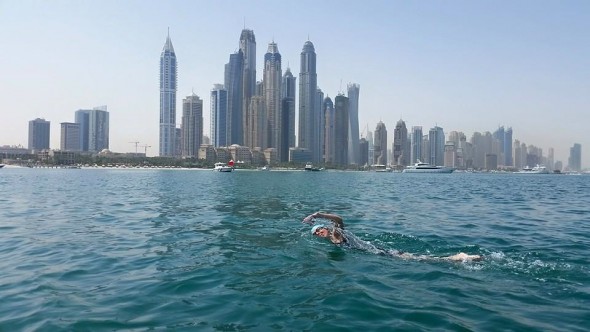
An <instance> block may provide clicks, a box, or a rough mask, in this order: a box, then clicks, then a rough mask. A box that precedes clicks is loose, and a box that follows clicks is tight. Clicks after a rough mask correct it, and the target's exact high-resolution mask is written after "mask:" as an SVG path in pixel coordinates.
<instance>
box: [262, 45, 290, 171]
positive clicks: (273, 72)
mask: <svg viewBox="0 0 590 332" xmlns="http://www.w3.org/2000/svg"><path fill="white" fill-rule="evenodd" d="M282 74H283V73H282V69H281V54H280V53H279V48H278V46H277V44H276V43H275V42H271V43H269V44H268V51H266V54H265V55H264V74H263V75H264V102H265V106H266V115H267V117H268V145H269V147H271V148H275V149H277V154H276V156H277V160H278V161H283V156H284V155H285V154H288V153H289V151H288V150H287V151H283V149H282V148H281V147H282V145H281V138H282V137H281V127H282V123H283V119H282V116H281V81H282Z"/></svg>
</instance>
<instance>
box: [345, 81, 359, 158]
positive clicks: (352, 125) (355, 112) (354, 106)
mask: <svg viewBox="0 0 590 332" xmlns="http://www.w3.org/2000/svg"><path fill="white" fill-rule="evenodd" d="M347 88H348V116H349V118H350V119H349V121H348V163H349V164H354V165H360V150H359V92H360V89H361V86H360V85H359V84H356V83H350V84H348V87H347Z"/></svg>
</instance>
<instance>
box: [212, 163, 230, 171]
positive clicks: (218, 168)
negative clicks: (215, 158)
mask: <svg viewBox="0 0 590 332" xmlns="http://www.w3.org/2000/svg"><path fill="white" fill-rule="evenodd" d="M213 170H214V171H217V172H231V171H233V170H234V168H233V167H231V166H228V165H226V163H215V168H213Z"/></svg>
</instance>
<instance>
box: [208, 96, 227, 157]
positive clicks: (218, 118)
mask: <svg viewBox="0 0 590 332" xmlns="http://www.w3.org/2000/svg"><path fill="white" fill-rule="evenodd" d="M209 130H210V133H211V142H212V143H211V144H212V145H213V146H215V147H216V148H218V147H221V146H228V145H229V144H227V90H226V89H225V88H224V87H223V85H222V84H215V85H214V86H213V89H212V90H211V124H210V129H209Z"/></svg>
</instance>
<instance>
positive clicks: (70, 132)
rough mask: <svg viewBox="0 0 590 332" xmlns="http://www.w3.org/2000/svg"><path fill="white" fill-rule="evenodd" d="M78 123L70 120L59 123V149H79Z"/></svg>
mask: <svg viewBox="0 0 590 332" xmlns="http://www.w3.org/2000/svg"><path fill="white" fill-rule="evenodd" d="M80 142H81V140H80V124H79V123H71V122H62V123H61V141H60V150H62V151H81V150H82V149H81V147H80Z"/></svg>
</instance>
